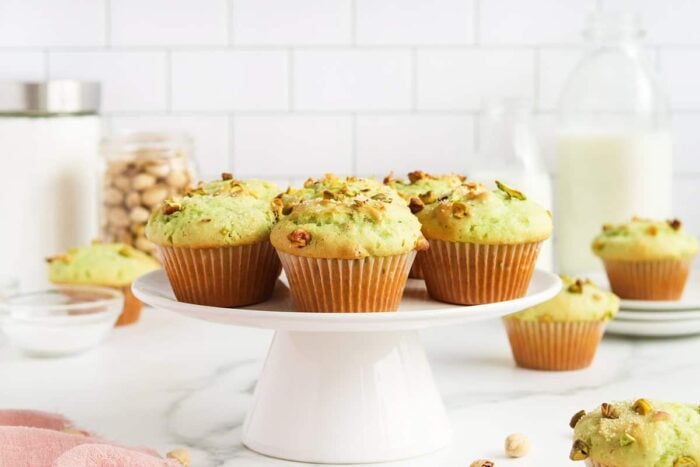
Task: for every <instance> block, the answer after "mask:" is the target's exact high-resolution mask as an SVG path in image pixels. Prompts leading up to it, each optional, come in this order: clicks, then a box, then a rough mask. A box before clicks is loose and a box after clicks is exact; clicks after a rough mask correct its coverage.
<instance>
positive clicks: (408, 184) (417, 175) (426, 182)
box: [384, 170, 466, 204]
mask: <svg viewBox="0 0 700 467" xmlns="http://www.w3.org/2000/svg"><path fill="white" fill-rule="evenodd" d="M465 180H466V177H464V176H463V175H458V174H446V175H431V174H428V173H425V172H423V171H421V170H416V171H413V172H410V173H409V174H408V181H405V180H401V179H396V178H394V173H393V172H392V173H390V174H389V175H388V176H387V177H385V178H384V184H385V185H388V186H390V187H391V188H393V189H394V190H396V191H397V192H399V194H400V195H401V197H403V198H404V199H405V200H406V201H410V199H411V198H415V197H417V198H419V199H420V200H421V201H422V202H423V204H430V203H434V202H435V201H437V200H439V199H440V198H442V197H444V196H447V195H449V194H450V193H451V192H452V191H453V190H454V189H455V188H457V187H458V186H460V185H461V184H462V183H464V181H465Z"/></svg>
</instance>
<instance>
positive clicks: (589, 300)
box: [508, 275, 620, 323]
mask: <svg viewBox="0 0 700 467" xmlns="http://www.w3.org/2000/svg"><path fill="white" fill-rule="evenodd" d="M561 282H562V289H561V292H559V293H558V294H557V295H556V296H555V297H554V298H552V299H551V300H548V301H546V302H544V303H541V304H539V305H536V306H533V307H531V308H527V309H526V310H523V311H520V312H518V313H515V314H512V315H510V316H508V319H518V320H521V321H536V322H541V323H562V322H574V321H609V320H611V319H612V318H613V317H614V316H615V315H616V314H617V311H618V309H619V308H620V299H619V298H617V296H616V295H615V294H613V293H610V292H607V291H605V290H602V289H600V288H599V287H598V286H597V285H595V284H594V283H593V282H592V281H591V280H590V279H574V278H573V277H569V276H565V275H562V276H561Z"/></svg>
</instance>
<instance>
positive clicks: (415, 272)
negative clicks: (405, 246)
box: [408, 251, 424, 279]
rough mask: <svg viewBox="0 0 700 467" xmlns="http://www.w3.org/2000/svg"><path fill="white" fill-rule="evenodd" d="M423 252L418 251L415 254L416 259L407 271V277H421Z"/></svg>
mask: <svg viewBox="0 0 700 467" xmlns="http://www.w3.org/2000/svg"><path fill="white" fill-rule="evenodd" d="M423 254H424V253H423V252H422V251H419V252H418V254H416V259H415V260H414V261H413V266H411V270H410V271H409V272H408V277H409V278H410V279H423V266H422V265H421V261H422V258H423Z"/></svg>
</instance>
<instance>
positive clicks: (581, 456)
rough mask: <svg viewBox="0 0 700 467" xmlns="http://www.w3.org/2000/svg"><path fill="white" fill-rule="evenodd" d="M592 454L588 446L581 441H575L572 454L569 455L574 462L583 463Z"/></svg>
mask: <svg viewBox="0 0 700 467" xmlns="http://www.w3.org/2000/svg"><path fill="white" fill-rule="evenodd" d="M589 453H590V448H589V447H588V445H587V444H586V443H585V442H583V441H582V440H580V439H577V440H576V441H574V445H573V446H571V452H570V453H569V459H571V460H572V461H582V460H585V459H588V454H589Z"/></svg>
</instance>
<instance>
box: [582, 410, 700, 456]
mask: <svg viewBox="0 0 700 467" xmlns="http://www.w3.org/2000/svg"><path fill="white" fill-rule="evenodd" d="M698 410H699V408H698V406H697V405H692V406H691V405H687V404H678V403H673V402H660V401H648V400H646V399H639V400H637V401H635V402H614V403H611V404H607V403H604V404H602V405H601V406H600V407H599V408H597V409H596V410H595V411H593V412H591V413H589V414H586V413H585V412H584V411H581V412H579V413H577V414H576V415H574V418H572V419H571V426H572V427H573V428H574V445H573V447H572V449H571V455H570V457H571V459H572V460H583V459H586V458H590V459H592V460H595V461H597V462H599V463H601V464H605V465H610V466H620V467H624V466H640V467H641V466H648V467H692V466H698V465H700V413H699V412H698Z"/></svg>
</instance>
